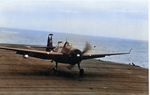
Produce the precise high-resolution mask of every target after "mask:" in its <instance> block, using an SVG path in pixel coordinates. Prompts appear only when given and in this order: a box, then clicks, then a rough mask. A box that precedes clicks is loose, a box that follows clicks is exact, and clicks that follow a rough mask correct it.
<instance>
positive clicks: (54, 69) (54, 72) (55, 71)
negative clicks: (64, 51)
mask: <svg viewBox="0 0 150 95" xmlns="http://www.w3.org/2000/svg"><path fill="white" fill-rule="evenodd" d="M57 66H58V62H56V66H55V68H53V69H52V73H53V74H57Z"/></svg>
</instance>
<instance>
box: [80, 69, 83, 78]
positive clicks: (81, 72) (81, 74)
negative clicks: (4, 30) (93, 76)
mask: <svg viewBox="0 0 150 95" xmlns="http://www.w3.org/2000/svg"><path fill="white" fill-rule="evenodd" d="M83 75H84V70H83V69H80V76H81V77H82V76H83Z"/></svg>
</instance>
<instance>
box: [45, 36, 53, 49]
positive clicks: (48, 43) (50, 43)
mask: <svg viewBox="0 0 150 95" xmlns="http://www.w3.org/2000/svg"><path fill="white" fill-rule="evenodd" d="M52 36H53V34H49V35H48V39H47V48H46V51H50V50H51V48H52V47H53V41H52Z"/></svg>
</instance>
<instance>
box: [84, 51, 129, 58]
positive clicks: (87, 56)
mask: <svg viewBox="0 0 150 95" xmlns="http://www.w3.org/2000/svg"><path fill="white" fill-rule="evenodd" d="M131 50H132V49H130V51H129V52H128V53H110V54H93V55H90V54H89V55H83V60H84V59H92V58H99V57H105V56H111V55H123V54H130V52H131Z"/></svg>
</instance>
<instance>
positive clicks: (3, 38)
mask: <svg viewBox="0 0 150 95" xmlns="http://www.w3.org/2000/svg"><path fill="white" fill-rule="evenodd" d="M50 33H53V34H54V36H53V45H54V46H56V45H57V43H58V41H66V40H67V41H69V42H71V43H72V45H73V47H76V48H79V49H80V50H81V51H82V50H83V49H84V47H85V43H86V41H87V42H89V43H90V44H91V46H92V49H91V50H90V51H89V52H88V53H89V54H105V53H126V52H129V50H130V49H131V48H132V51H131V54H127V55H114V56H107V57H104V58H97V59H100V60H104V61H112V62H119V63H123V64H129V63H132V62H133V63H134V64H135V65H138V66H140V67H143V68H148V41H139V40H131V39H121V38H108V37H100V36H88V35H77V34H68V33H58V32H48V31H36V30H23V29H10V28H0V43H11V44H28V45H43V46H46V45H47V38H48V34H50ZM94 46H95V47H94Z"/></svg>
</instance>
